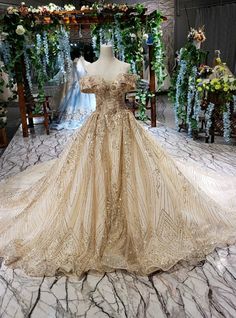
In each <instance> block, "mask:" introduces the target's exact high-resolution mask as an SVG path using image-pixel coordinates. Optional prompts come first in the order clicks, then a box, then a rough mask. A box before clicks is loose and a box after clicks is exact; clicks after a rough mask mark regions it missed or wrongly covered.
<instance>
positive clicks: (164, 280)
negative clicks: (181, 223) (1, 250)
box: [0, 124, 236, 318]
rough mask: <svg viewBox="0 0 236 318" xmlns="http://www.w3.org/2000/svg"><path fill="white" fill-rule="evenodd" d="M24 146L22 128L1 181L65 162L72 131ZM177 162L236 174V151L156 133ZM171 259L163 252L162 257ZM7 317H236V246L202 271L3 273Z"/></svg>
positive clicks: (0, 313)
mask: <svg viewBox="0 0 236 318" xmlns="http://www.w3.org/2000/svg"><path fill="white" fill-rule="evenodd" d="M145 128H146V129H149V127H148V126H145ZM41 129H42V128H41V126H38V127H37V128H36V134H35V135H31V136H30V138H27V139H23V138H22V136H21V131H20V129H19V130H18V132H17V134H16V135H15V137H14V138H13V139H12V141H11V143H10V145H9V147H8V148H7V149H6V151H5V152H4V154H3V155H2V157H1V158H0V167H1V168H0V179H3V178H5V177H6V176H10V175H12V174H15V173H17V172H19V171H22V170H24V169H26V168H27V167H28V166H30V165H34V164H37V163H39V162H42V161H47V160H50V159H52V158H55V157H58V156H59V154H60V153H61V151H62V150H63V147H64V145H65V144H66V143H68V142H69V139H70V136H71V134H72V132H69V131H60V132H52V133H51V134H50V136H46V135H45V134H43V133H41V132H40V130H41ZM149 131H150V132H151V133H152V134H154V136H155V138H156V139H157V141H158V142H159V143H160V144H161V145H162V146H163V147H164V148H165V149H166V150H167V151H168V152H169V153H170V154H171V155H172V156H173V157H175V158H178V159H179V160H182V161H185V162H187V161H188V162H194V164H196V168H197V167H205V168H206V169H210V170H214V171H218V172H219V173H225V174H228V175H234V176H235V175H236V148H235V147H232V146H226V145H217V144H211V145H210V144H209V145H207V144H203V143H200V144H199V143H196V142H194V141H192V140H190V139H188V138H187V137H186V136H185V135H184V134H177V133H176V132H175V131H174V130H172V129H170V128H167V127H166V126H164V125H162V124H159V126H158V128H152V129H149ZM163 253H164V251H163ZM0 317H1V318H8V317H9V318H10V317H14V318H21V317H34V318H46V317H60V318H62V317H63V318H64V317H65V318H67V317H87V318H91V317H97V318H103V317H112V318H113V317H114V318H123V317H124V318H127V317H128V318H136V317H140V318H144V317H147V318H162V317H173V318H182V317H191V318H198V317H199V318H200V317H206V318H208V317H214V318H218V317H219V318H222V317H230V318H231V317H232V318H234V317H236V246H234V245H233V246H228V247H225V248H217V249H216V250H215V251H214V252H213V253H212V254H210V255H208V256H207V257H206V259H205V260H204V261H202V262H200V263H199V264H197V265H196V266H193V265H189V264H181V265H178V266H176V267H175V268H174V269H172V270H171V271H169V272H158V273H155V274H154V275H152V276H150V277H140V276H136V275H133V274H129V273H127V272H123V271H116V272H114V273H109V274H105V275H103V274H97V273H89V274H87V275H85V276H84V277H83V278H82V279H80V280H79V279H78V278H66V277H52V278H45V277H42V278H32V277H27V276H26V275H25V274H24V273H22V272H21V271H20V270H11V269H8V268H6V267H5V266H4V265H2V266H1V269H0Z"/></svg>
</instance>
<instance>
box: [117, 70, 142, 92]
mask: <svg viewBox="0 0 236 318" xmlns="http://www.w3.org/2000/svg"><path fill="white" fill-rule="evenodd" d="M137 80H138V76H137V75H136V74H122V75H121V79H120V83H121V84H122V86H124V89H125V91H126V92H128V91H133V90H135V89H136V86H137Z"/></svg>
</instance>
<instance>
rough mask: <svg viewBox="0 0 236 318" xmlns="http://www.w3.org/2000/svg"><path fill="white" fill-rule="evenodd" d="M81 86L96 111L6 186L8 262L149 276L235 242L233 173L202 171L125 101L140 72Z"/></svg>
mask: <svg viewBox="0 0 236 318" xmlns="http://www.w3.org/2000/svg"><path fill="white" fill-rule="evenodd" d="M80 84H81V89H82V90H83V91H84V92H90V93H95V94H96V98H97V100H96V104H97V110H96V111H95V112H93V113H92V115H91V116H90V117H89V119H88V120H87V121H86V123H85V124H84V125H83V126H82V128H81V129H80V130H79V131H78V132H76V134H75V136H74V139H73V141H72V142H71V143H70V144H69V145H68V146H67V148H66V149H65V151H64V152H63V154H62V155H61V157H60V158H59V159H56V160H53V161H49V162H47V163H44V164H39V165H38V166H36V167H32V168H29V169H27V170H26V171H25V172H22V173H20V174H18V175H16V176H15V177H13V178H10V179H9V180H6V181H4V183H1V185H0V255H1V256H3V257H4V258H5V262H6V264H7V265H9V266H11V267H13V268H22V269H24V270H25V272H27V273H28V274H30V275H34V276H42V275H47V276H51V275H55V273H64V274H67V275H72V274H74V275H81V274H82V273H83V272H86V271H88V270H97V271H102V272H103V271H113V270H114V269H126V270H128V271H131V272H135V273H138V274H150V273H152V272H153V271H156V270H158V269H162V270H168V269H169V268H171V267H172V266H173V265H175V264H176V263H177V262H179V261H182V260H194V261H197V260H199V259H202V258H204V256H205V255H206V254H207V253H209V252H210V251H212V250H213V249H214V248H215V246H218V245H220V244H225V243H227V242H231V241H233V240H234V237H235V229H236V218H235V215H236V213H235V212H236V211H235V207H236V203H235V201H236V200H235V199H234V198H233V197H232V198H231V201H230V202H231V203H230V204H228V198H229V196H228V197H227V189H231V192H230V193H232V190H234V189H235V184H236V182H235V180H232V179H230V180H227V179H226V178H223V177H218V176H215V175H208V174H207V173H205V172H202V178H199V174H200V173H201V172H199V171H198V172H197V173H196V171H195V170H194V168H192V167H183V166H180V165H179V164H177V163H176V162H174V161H173V160H172V159H171V158H170V156H169V155H168V154H166V153H165V151H164V150H163V149H162V148H161V147H160V146H159V145H158V144H157V143H156V141H155V140H153V139H152V137H151V136H150V135H149V133H148V132H147V131H145V130H144V129H143V128H142V127H141V126H140V125H139V123H137V121H136V120H135V118H134V116H133V115H132V113H130V112H129V111H128V110H127V109H125V106H124V101H123V100H124V92H125V91H128V90H131V89H133V88H134V87H135V77H134V76H133V75H127V74H121V75H119V76H118V77H117V79H116V80H115V81H113V82H109V81H104V80H103V79H101V78H100V77H96V76H93V77H88V76H86V77H84V78H83V79H82V80H81V83H80ZM205 178H208V179H207V180H208V181H207V182H208V183H207V185H211V186H212V188H213V189H214V191H213V192H212V193H211V195H210V194H209V195H208V194H207V192H206V191H204V185H206V183H204V180H205ZM209 180H210V181H209ZM222 180H224V186H222V185H221V181H222ZM227 182H228V184H227ZM226 184H227V187H226V186H225V185H226ZM222 189H223V190H224V191H225V193H224V196H225V201H224V200H221V203H219V200H218V199H217V198H218V196H219V195H220V194H221V195H222ZM234 193H235V192H234Z"/></svg>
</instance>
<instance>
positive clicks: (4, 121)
mask: <svg viewBox="0 0 236 318" xmlns="http://www.w3.org/2000/svg"><path fill="white" fill-rule="evenodd" d="M1 120H2V122H3V123H4V124H6V122H7V117H5V116H4V117H1Z"/></svg>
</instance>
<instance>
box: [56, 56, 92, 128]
mask: <svg viewBox="0 0 236 318" xmlns="http://www.w3.org/2000/svg"><path fill="white" fill-rule="evenodd" d="M87 63H88V62H87ZM85 75H86V70H85V67H84V60H83V59H82V58H80V59H76V60H75V61H74V62H73V63H72V69H71V76H70V80H69V81H68V82H67V83H65V88H64V89H65V92H64V97H63V98H62V99H61V102H60V104H59V107H58V114H59V115H58V119H57V121H56V122H54V123H53V124H52V129H57V130H61V129H77V128H79V127H81V125H82V124H83V122H84V121H85V119H86V118H87V117H88V116H89V115H90V114H91V112H93V111H94V110H95V108H96V99H95V95H94V94H85V93H82V92H81V90H80V85H79V80H80V78H81V77H83V76H85Z"/></svg>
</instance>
